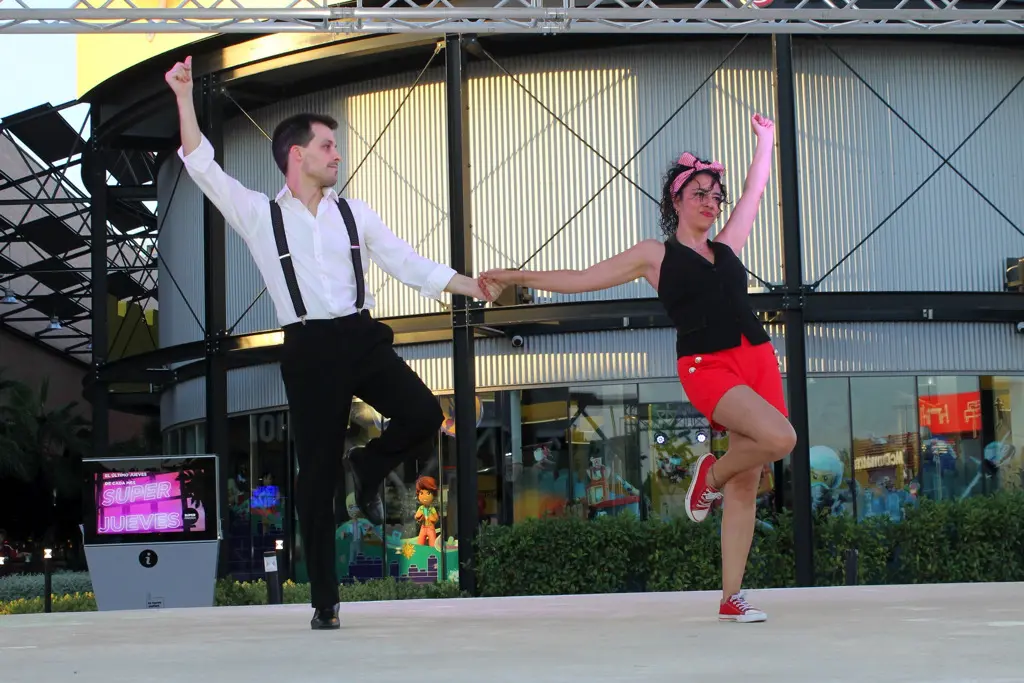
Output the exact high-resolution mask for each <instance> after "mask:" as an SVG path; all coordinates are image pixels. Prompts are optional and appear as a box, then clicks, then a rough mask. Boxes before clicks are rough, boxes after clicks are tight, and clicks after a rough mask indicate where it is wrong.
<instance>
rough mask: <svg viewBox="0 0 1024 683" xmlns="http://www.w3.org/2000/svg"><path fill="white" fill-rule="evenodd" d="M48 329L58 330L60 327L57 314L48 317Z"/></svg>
mask: <svg viewBox="0 0 1024 683" xmlns="http://www.w3.org/2000/svg"><path fill="white" fill-rule="evenodd" d="M49 329H51V330H59V329H60V321H59V320H57V316H53V317H52V318H50V326H49Z"/></svg>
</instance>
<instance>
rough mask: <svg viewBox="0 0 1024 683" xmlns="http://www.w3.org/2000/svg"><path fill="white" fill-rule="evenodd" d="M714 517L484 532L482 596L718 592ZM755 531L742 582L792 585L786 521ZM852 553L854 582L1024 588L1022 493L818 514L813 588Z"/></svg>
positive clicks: (530, 524) (831, 579)
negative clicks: (862, 515) (894, 512)
mask: <svg viewBox="0 0 1024 683" xmlns="http://www.w3.org/2000/svg"><path fill="white" fill-rule="evenodd" d="M720 519H721V518H720V516H718V515H716V516H714V517H710V518H709V519H708V520H707V521H705V522H704V523H703V524H693V523H692V522H690V521H689V520H686V519H681V520H676V521H673V522H670V523H664V522H658V521H648V522H641V521H639V520H638V519H636V518H635V517H633V516H628V515H627V516H616V517H601V518H598V519H596V520H594V521H586V520H580V519H574V518H547V519H541V520H529V521H526V522H523V523H520V524H517V525H515V526H512V527H501V526H490V527H486V528H485V529H483V530H482V531H481V535H480V537H479V539H478V546H477V548H478V549H477V563H478V572H477V581H478V586H479V591H480V594H481V595H483V596H498V595H556V594H572V593H615V592H631V591H679V590H716V589H719V588H721V557H720V555H719V534H720V532H721V528H720ZM765 521H767V522H768V523H769V524H770V525H771V528H766V527H763V526H762V527H759V529H758V530H757V531H756V532H755V537H754V543H753V547H752V549H751V552H750V558H749V560H748V563H747V573H746V578H745V580H744V586H745V587H747V588H774V587H786V586H794V585H796V571H795V560H794V552H793V550H794V549H793V519H792V516H791V515H790V514H789V513H784V514H781V515H779V516H777V517H773V518H771V519H768V520H765ZM847 549H857V551H858V554H859V566H858V583H861V584H899V583H946V582H975V581H1022V580H1024V494H1022V493H1016V492H1012V493H1000V494H996V495H992V496H986V497H976V498H969V499H967V500H964V501H942V502H935V501H927V500H926V501H922V502H921V503H920V505H918V506H917V507H912V508H909V509H908V510H907V515H906V519H904V520H903V521H900V522H893V521H890V519H889V518H888V517H873V518H867V519H865V520H862V521H861V522H855V521H854V520H852V519H851V518H849V517H838V516H837V517H832V516H822V517H819V518H816V519H815V521H814V568H815V583H816V584H817V585H819V586H836V585H842V584H844V583H845V560H844V556H845V551H846V550H847Z"/></svg>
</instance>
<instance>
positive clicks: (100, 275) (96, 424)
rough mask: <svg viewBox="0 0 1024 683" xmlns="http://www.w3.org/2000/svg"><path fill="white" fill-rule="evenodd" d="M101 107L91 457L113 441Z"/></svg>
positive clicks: (94, 183) (91, 171) (94, 221)
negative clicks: (104, 374)
mask: <svg viewBox="0 0 1024 683" xmlns="http://www.w3.org/2000/svg"><path fill="white" fill-rule="evenodd" d="M99 114H100V108H99V106H98V105H95V104H94V105H93V106H92V107H91V109H90V112H89V119H90V127H91V131H92V133H91V135H90V140H89V150H88V154H89V155H90V156H91V157H92V158H91V159H90V160H89V164H88V174H87V177H86V178H85V183H86V185H87V187H88V189H89V194H90V196H91V199H92V203H91V205H90V215H89V220H90V226H89V227H90V231H91V234H92V244H91V247H90V257H91V264H90V265H91V266H92V273H91V275H92V293H91V298H92V373H93V377H92V379H93V382H92V396H91V399H92V456H93V457H96V458H102V457H104V456H106V454H107V446H108V444H109V442H110V433H109V432H110V423H109V420H110V418H109V411H110V402H109V397H108V395H107V385H106V383H105V382H103V381H101V380H100V366H102V365H103V364H104V363H105V362H106V360H107V346H108V345H109V334H108V331H107V324H108V323H107V318H108V315H109V314H108V311H107V308H108V307H107V237H108V234H107V192H108V189H107V173H106V163H105V162H106V160H105V159H104V156H103V143H102V142H101V140H100V136H99V129H100V123H101V122H100V120H99Z"/></svg>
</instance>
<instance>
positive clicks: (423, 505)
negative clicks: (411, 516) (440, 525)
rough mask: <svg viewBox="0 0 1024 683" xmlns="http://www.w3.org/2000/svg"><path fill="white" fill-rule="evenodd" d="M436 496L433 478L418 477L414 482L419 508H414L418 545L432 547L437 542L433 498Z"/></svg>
mask: <svg viewBox="0 0 1024 683" xmlns="http://www.w3.org/2000/svg"><path fill="white" fill-rule="evenodd" d="M436 495H437V481H435V480H434V478H433V477H420V478H419V479H417V480H416V500H417V501H419V504H420V506H419V507H418V508H416V521H417V522H419V523H420V535H419V539H418V542H419V544H420V545H429V546H433V545H434V544H435V543H436V542H437V529H436V528H435V527H434V525H435V524H437V520H438V519H439V518H438V515H437V508H436V507H434V498H435V496H436Z"/></svg>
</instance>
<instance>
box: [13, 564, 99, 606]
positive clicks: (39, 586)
mask: <svg viewBox="0 0 1024 683" xmlns="http://www.w3.org/2000/svg"><path fill="white" fill-rule="evenodd" d="M50 580H51V584H50V586H51V593H52V594H53V595H74V594H75V593H83V594H84V593H91V592H92V580H91V579H90V578H89V572H66V571H62V572H54V573H53V574H52V575H51V576H50ZM43 582H44V577H43V575H42V574H12V575H10V576H4V577H0V602H10V601H12V600H18V599H19V598H21V599H25V600H28V599H31V598H39V599H42V597H43V585H44V583H43Z"/></svg>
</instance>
